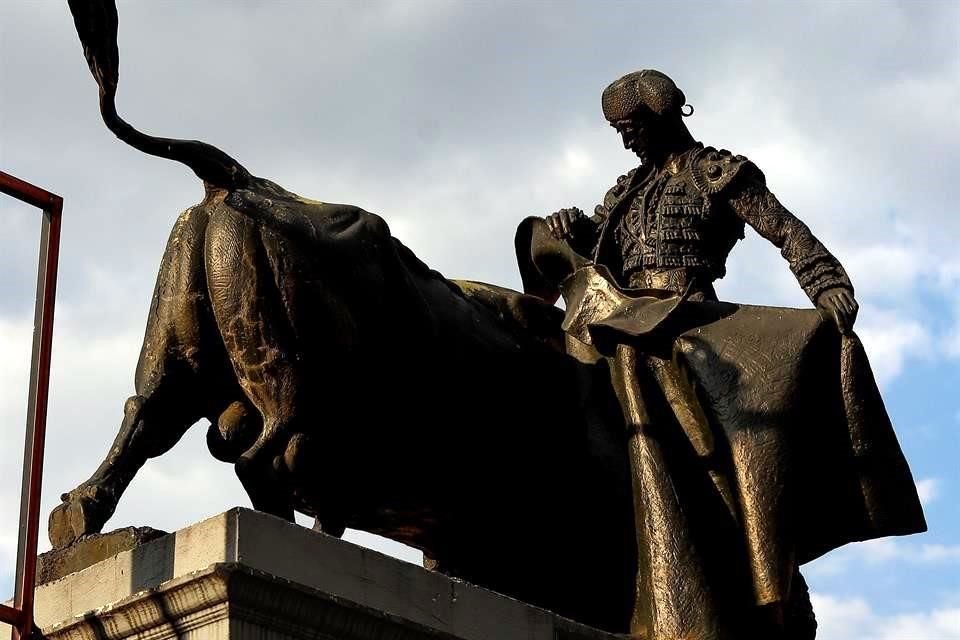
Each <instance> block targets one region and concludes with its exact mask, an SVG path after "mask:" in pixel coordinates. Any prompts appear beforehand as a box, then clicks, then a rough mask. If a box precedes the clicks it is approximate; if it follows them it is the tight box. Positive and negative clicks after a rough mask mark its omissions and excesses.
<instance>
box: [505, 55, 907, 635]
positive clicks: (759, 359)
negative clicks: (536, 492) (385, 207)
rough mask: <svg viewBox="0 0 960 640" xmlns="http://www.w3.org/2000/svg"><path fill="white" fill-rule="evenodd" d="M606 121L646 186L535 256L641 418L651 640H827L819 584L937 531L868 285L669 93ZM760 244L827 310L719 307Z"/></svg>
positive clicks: (624, 102) (553, 225)
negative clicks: (769, 246) (883, 392)
mask: <svg viewBox="0 0 960 640" xmlns="http://www.w3.org/2000/svg"><path fill="white" fill-rule="evenodd" d="M602 106H603V114H604V116H605V117H606V119H607V121H608V122H609V123H610V125H611V126H612V127H614V128H615V129H616V131H617V132H618V133H619V135H620V136H621V138H622V140H623V146H624V147H625V148H626V149H629V150H630V151H632V152H634V153H635V154H636V155H637V156H638V157H639V159H640V166H638V167H637V168H636V169H633V170H632V171H630V172H628V173H627V174H626V175H623V176H620V178H618V179H617V183H616V184H615V185H614V186H613V187H612V188H611V189H610V190H609V191H607V193H606V195H605V196H604V198H603V202H602V203H601V204H599V205H597V207H596V209H595V210H594V215H593V216H592V217H587V216H586V215H585V214H584V213H583V212H582V211H581V210H580V209H577V208H566V209H562V210H560V211H558V212H556V213H554V214H552V215H550V216H547V217H546V218H528V219H527V220H525V221H524V223H523V224H521V226H520V230H519V231H518V234H517V252H518V260H519V262H520V269H521V275H522V278H523V282H524V289H525V291H526V292H527V293H531V294H534V295H537V296H539V297H541V298H543V299H544V300H546V301H548V302H553V301H555V300H556V299H557V298H558V296H560V295H561V294H562V295H563V297H564V299H565V302H566V318H565V321H564V329H565V331H566V340H567V348H568V352H569V353H570V354H571V355H573V356H575V357H577V358H578V359H580V360H581V361H583V362H586V363H596V364H598V365H599V366H601V367H604V368H605V370H606V371H608V375H609V383H611V384H612V386H613V390H614V391H615V392H616V395H617V398H618V400H619V403H620V405H621V409H622V414H623V419H624V423H625V427H626V429H625V434H626V437H627V440H628V443H627V451H628V455H629V457H630V468H631V475H632V483H633V495H634V498H633V501H634V516H635V524H636V537H637V541H638V547H637V565H638V566H637V572H636V592H635V601H634V606H633V617H632V621H631V624H630V628H631V633H632V636H633V637H634V638H637V639H641V638H642V639H644V640H679V639H681V638H682V639H684V640H726V639H734V638H736V639H738V640H740V639H743V638H764V639H765V640H773V639H778V638H784V639H791V640H792V639H796V640H801V639H803V640H810V639H812V638H813V637H814V636H815V633H816V621H815V618H814V615H813V611H812V608H811V606H810V598H809V594H808V591H807V587H806V584H805V583H804V581H803V578H802V576H801V575H800V572H799V565H800V564H802V563H804V562H807V561H809V560H812V559H814V558H816V557H819V556H820V555H822V554H823V553H825V552H827V551H829V550H831V549H834V548H836V547H838V546H840V545H842V544H845V543H847V542H851V541H855V540H865V539H870V538H876V537H881V536H886V535H902V534H908V533H914V532H919V531H923V530H925V526H926V525H925V523H924V520H923V514H922V510H921V507H920V504H919V501H918V499H917V493H916V488H915V486H914V483H913V480H912V477H911V475H910V471H909V469H908V467H907V464H906V462H905V460H904V458H903V455H902V453H901V450H900V447H899V444H898V443H897V440H896V437H895V436H894V434H893V430H892V427H891V425H890V421H889V418H888V417H887V414H886V411H885V409H884V407H883V403H882V400H881V399H880V396H879V392H878V391H877V387H876V384H875V382H874V380H873V377H872V373H871V372H870V367H869V364H868V362H867V359H866V355H865V353H864V351H863V348H862V346H861V344H860V342H859V340H858V338H857V337H856V335H855V334H854V333H853V331H852V329H853V323H854V321H855V319H856V316H857V311H858V305H857V302H856V300H855V299H854V294H853V285H852V284H851V282H850V279H849V277H848V276H847V274H846V272H845V271H844V269H843V267H842V266H841V265H840V263H839V262H838V261H837V259H836V258H835V257H834V256H833V255H832V254H831V253H830V252H829V251H828V250H827V249H826V248H825V247H824V245H823V244H822V243H821V242H820V241H819V240H817V239H816V238H815V237H814V236H813V234H812V233H811V232H810V229H809V228H808V227H807V226H806V225H805V224H804V223H803V222H801V221H800V220H799V219H797V218H796V217H795V216H794V215H793V214H791V213H790V212H789V211H788V210H787V209H786V208H785V207H784V206H783V205H782V204H780V202H779V201H778V200H777V198H776V197H775V196H774V195H773V194H772V193H771V192H770V190H769V189H768V188H767V186H766V183H765V180H764V176H763V173H761V171H760V170H759V169H758V168H757V167H756V165H754V164H753V163H752V162H750V161H749V160H747V159H746V158H745V157H743V156H740V155H734V154H732V153H730V152H729V151H726V150H717V149H714V148H712V147H707V146H704V145H703V144H701V143H699V142H697V141H696V140H695V139H694V138H693V136H692V135H691V134H690V132H689V130H688V129H687V127H686V126H685V124H684V121H683V118H684V117H685V116H688V115H691V114H692V108H689V109H690V110H689V111H686V110H685V106H686V105H685V96H684V94H683V92H682V91H680V89H678V88H677V86H676V85H675V84H674V82H673V81H672V80H671V79H670V78H669V77H667V76H666V75H664V74H663V73H660V72H659V71H654V70H644V71H638V72H635V73H630V74H627V75H625V76H623V77H622V78H620V79H618V80H616V81H615V82H613V83H612V84H611V85H609V86H608V87H607V88H606V89H605V90H604V92H603V95H602ZM746 225H749V226H750V227H751V228H753V229H754V230H756V231H757V232H758V233H759V234H760V235H761V236H763V237H764V238H766V239H767V240H769V241H770V242H771V243H773V244H774V245H775V246H776V247H778V248H779V249H780V251H781V253H782V255H783V257H784V258H785V259H786V260H787V262H788V263H789V266H790V270H791V271H792V272H793V274H794V275H795V276H796V278H797V280H798V282H799V283H800V286H801V287H802V288H803V290H804V292H805V293H806V294H807V296H809V298H810V300H811V301H812V302H813V304H814V305H815V307H816V310H799V309H776V308H771V307H756V306H747V305H736V304H732V303H727V302H720V301H718V300H717V295H716V293H715V291H714V286H713V283H714V281H716V280H717V279H719V278H722V277H723V276H724V274H725V271H726V260H727V256H728V254H729V253H730V251H731V250H732V249H733V247H734V245H735V244H736V243H737V241H738V240H740V239H741V238H743V237H744V230H745V226H746ZM594 388H596V387H594Z"/></svg>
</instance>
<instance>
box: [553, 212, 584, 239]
mask: <svg viewBox="0 0 960 640" xmlns="http://www.w3.org/2000/svg"><path fill="white" fill-rule="evenodd" d="M584 218H586V216H585V215H584V213H583V211H581V210H580V209H578V208H577V207H570V208H569V209H560V211H557V212H556V213H551V214H550V215H549V216H547V217H546V221H547V226H548V227H550V231H551V232H553V235H554V236H556V237H557V239H558V240H572V239H573V233H574V227H575V226H576V225H577V224H578V223H579V222H580V221H581V220H583V219H584Z"/></svg>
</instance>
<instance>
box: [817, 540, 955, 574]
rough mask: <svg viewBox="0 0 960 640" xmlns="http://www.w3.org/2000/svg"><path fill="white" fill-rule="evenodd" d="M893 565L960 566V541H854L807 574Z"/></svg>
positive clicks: (825, 558) (933, 567)
mask: <svg viewBox="0 0 960 640" xmlns="http://www.w3.org/2000/svg"><path fill="white" fill-rule="evenodd" d="M891 565H896V566H914V567H925V568H926V569H944V568H947V567H954V566H960V544H941V543H917V542H914V541H912V540H903V539H899V538H892V537H891V538H879V539H877V540H868V541H866V542H855V543H853V544H849V545H847V546H845V547H843V548H842V549H838V550H836V551H834V552H832V553H830V554H828V555H826V556H824V557H822V558H819V559H817V560H815V561H814V562H812V563H810V564H808V565H806V566H805V567H804V574H808V575H810V576H811V577H813V578H829V577H835V576H839V575H844V574H848V573H851V572H852V571H854V570H856V569H859V568H863V567H867V568H877V567H885V566H891ZM953 570H956V569H953Z"/></svg>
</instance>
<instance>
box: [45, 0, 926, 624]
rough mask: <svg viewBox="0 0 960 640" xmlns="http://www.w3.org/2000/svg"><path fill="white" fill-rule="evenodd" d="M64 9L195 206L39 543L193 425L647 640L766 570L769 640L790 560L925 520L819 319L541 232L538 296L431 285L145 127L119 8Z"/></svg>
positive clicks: (330, 529)
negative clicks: (178, 172) (93, 465)
mask: <svg viewBox="0 0 960 640" xmlns="http://www.w3.org/2000/svg"><path fill="white" fill-rule="evenodd" d="M69 5H70V9H71V11H72V12H73V15H74V20H75V24H76V28H77V32H78V34H79V36H80V40H81V43H82V44H83V49H84V54H85V56H86V58H87V61H88V64H89V66H90V70H91V72H92V73H93V76H94V78H95V79H96V81H97V84H98V86H99V89H100V110H101V114H102V116H103V120H104V122H105V124H106V125H107V127H108V128H109V129H110V130H111V131H112V132H113V133H114V134H115V135H116V136H117V137H119V138H120V139H121V140H123V141H124V142H126V143H128V144H130V145H131V146H133V147H134V148H136V149H138V150H140V151H142V152H144V153H148V154H151V155H155V156H160V157H163V158H168V159H171V160H176V161H178V162H181V163H183V164H185V165H187V166H188V167H190V168H191V169H192V170H193V171H194V173H195V174H196V175H197V176H198V177H199V178H200V179H201V180H202V182H203V185H204V189H205V197H204V199H203V201H202V202H200V203H199V204H197V205H195V206H193V207H190V208H189V209H187V210H186V211H184V212H183V213H182V214H181V215H180V217H179V219H178V220H177V222H176V224H175V225H174V228H173V231H172V233H171V235H170V239H169V241H168V243H167V247H166V249H165V251H164V255H163V259H162V262H161V265H160V271H159V275H158V277H157V283H156V288H155V291H154V295H153V301H152V304H151V307H150V313H149V317H148V319H147V328H146V335H145V339H144V343H143V348H142V351H141V354H140V360H139V363H138V365H137V370H136V377H135V390H136V392H135V394H134V395H133V396H132V397H130V398H129V399H128V400H127V401H126V404H125V405H124V410H123V414H124V417H123V421H122V423H121V425H120V430H119V433H118V434H117V436H116V439H115V441H114V443H113V445H112V446H111V447H110V450H109V452H108V454H107V456H106V458H105V459H104V460H103V462H102V463H101V464H100V466H99V468H97V470H96V471H95V472H94V473H93V475H92V476H91V477H90V478H89V479H88V480H86V481H85V482H83V483H82V484H80V485H79V486H78V487H76V488H75V489H73V490H72V491H69V492H67V493H65V494H64V495H63V496H62V503H61V504H60V505H58V506H57V507H56V508H55V509H54V510H53V512H52V513H51V514H50V522H49V534H50V540H51V542H52V544H53V546H54V548H57V549H61V548H65V547H67V546H69V545H71V544H72V543H74V542H75V541H77V540H78V539H80V538H82V537H84V536H88V535H91V534H94V533H97V532H99V531H101V529H102V528H103V526H104V525H105V524H106V522H107V521H108V520H109V519H110V517H111V515H112V514H113V512H114V510H115V508H116V506H117V503H118V501H119V500H120V498H121V496H122V494H123V492H124V491H125V489H126V488H127V487H128V486H129V484H130V482H131V480H132V479H133V477H134V476H135V474H136V473H137V472H138V471H139V469H140V468H141V467H142V466H143V465H144V464H145V463H146V461H147V460H148V459H150V458H154V457H157V456H160V455H163V454H164V453H166V452H167V451H169V450H170V448H171V447H173V446H174V445H175V444H176V443H177V441H178V440H179V439H180V438H181V437H182V436H183V435H184V433H185V432H186V431H187V429H189V428H190V427H191V426H192V425H194V424H196V423H197V422H199V421H200V420H202V419H204V418H205V419H207V420H209V422H210V426H209V429H208V431H207V444H208V447H209V449H210V452H211V453H212V454H213V456H214V457H215V458H217V459H218V460H221V461H224V462H228V463H231V464H233V465H234V467H235V469H236V473H237V476H238V478H239V480H240V482H241V484H242V485H243V487H244V489H245V491H246V493H247V494H248V496H249V498H250V501H251V502H252V504H253V507H254V508H256V509H258V510H260V511H263V512H266V513H270V514H273V515H275V516H278V517H280V518H284V519H287V520H289V521H293V519H294V513H295V512H300V513H303V514H306V515H308V516H312V517H314V518H315V520H316V525H315V528H317V529H320V530H322V531H324V532H327V533H330V534H333V535H340V534H342V532H343V531H344V529H345V528H346V527H351V528H356V529H362V530H366V531H370V532H373V533H377V534H381V535H384V536H387V537H389V538H392V539H395V540H398V541H401V542H404V543H407V544H410V545H412V546H414V547H417V548H419V549H421V550H423V551H424V554H425V556H427V557H428V558H430V559H431V560H432V564H433V566H435V567H436V568H437V569H439V570H442V571H444V572H446V573H449V574H452V575H456V576H458V577H460V578H463V579H466V580H469V581H471V582H474V583H476V584H479V585H482V586H485V587H488V588H491V589H494V590H497V591H500V592H503V593H506V594H508V595H511V596H514V597H517V598H520V599H523V600H526V601H528V602H531V603H533V604H536V605H539V606H542V607H546V608H549V609H552V610H554V611H556V612H557V613H560V614H561V615H564V616H567V617H570V618H573V619H576V620H578V621H580V622H584V623H587V624H591V625H594V626H597V627H600V628H603V629H607V630H610V631H614V632H631V633H632V635H633V637H635V638H638V639H640V638H646V639H650V640H654V638H656V639H659V638H660V637H666V636H664V633H665V631H664V629H666V627H665V626H664V624H665V623H664V621H667V622H668V623H669V625H672V627H671V628H674V627H675V628H676V629H696V630H697V633H691V634H688V635H683V637H690V638H694V637H697V638H700V637H704V638H706V637H711V638H714V637H716V638H726V637H733V636H730V635H729V634H727V635H724V634H725V633H726V632H724V633H721V634H719V635H717V634H716V633H714V631H715V630H716V629H714V628H713V627H714V626H715V625H714V618H715V616H713V615H712V614H711V613H710V611H708V610H707V609H706V605H704V606H702V607H694V606H693V605H691V606H687V603H688V602H693V603H714V604H716V606H718V607H720V608H721V609H723V610H724V616H720V617H722V618H724V619H729V620H741V621H747V624H748V626H749V627H751V628H753V629H757V628H760V627H758V626H755V625H753V622H750V621H752V620H753V617H752V616H754V614H755V612H756V611H755V610H756V609H757V597H756V596H757V594H756V593H754V585H755V583H756V582H757V575H760V574H762V573H763V571H765V570H766V569H767V568H769V567H773V568H775V569H777V571H779V573H777V574H776V575H777V577H778V579H779V577H780V576H781V575H782V576H785V578H784V580H785V581H786V584H787V586H786V587H785V588H784V590H783V591H784V593H788V594H790V595H789V602H786V603H785V609H784V611H785V613H784V612H781V611H780V609H778V616H779V618H781V619H780V620H779V622H778V625H777V628H778V629H779V628H782V626H783V625H782V622H783V620H782V618H783V615H786V616H787V617H788V618H790V617H792V618H797V619H802V620H805V621H806V622H805V623H804V624H806V626H805V627H804V629H809V628H810V623H811V622H812V617H811V615H810V607H809V597H808V596H807V593H806V589H805V588H800V587H797V588H795V589H791V588H790V584H789V582H790V580H794V581H795V583H796V584H798V585H802V579H801V578H800V576H799V573H798V572H796V570H795V566H796V564H798V563H802V562H805V561H809V560H811V559H813V558H816V557H818V556H819V555H821V554H823V553H826V552H827V551H829V550H831V549H834V548H836V547H838V546H840V545H842V544H846V543H847V542H851V541H853V540H862V539H868V538H873V537H879V536H882V535H893V534H906V533H912V532H915V531H918V530H922V529H923V528H924V526H925V525H924V522H923V515H922V511H921V509H920V505H919V501H918V500H917V496H916V490H915V487H914V485H913V482H912V478H911V477H910V472H909V469H908V468H907V466H906V462H905V461H904V460H903V456H902V453H901V452H900V449H899V445H898V444H897V441H896V438H895V436H894V435H893V431H892V429H891V426H890V423H889V419H888V417H887V415H886V412H885V410H884V408H883V404H882V401H881V400H880V397H879V394H878V392H877V390H876V385H875V383H874V382H873V378H872V376H871V374H870V371H869V365H868V364H867V362H866V357H865V355H864V353H863V351H862V347H860V345H859V342H858V341H857V340H856V337H855V336H854V335H853V334H850V335H846V336H843V337H841V335H840V334H839V333H838V332H837V330H836V327H834V325H833V324H832V323H830V322H825V321H824V319H823V318H822V317H821V316H820V315H818V314H817V312H816V311H814V310H806V311H802V310H787V309H771V308H767V307H746V306H741V305H733V304H730V303H720V302H717V301H694V300H692V299H689V298H690V297H689V296H688V295H684V296H680V297H677V296H673V295H670V296H664V292H663V291H659V292H653V293H650V292H647V294H649V295H647V294H644V295H639V294H638V293H637V291H635V290H634V291H629V290H626V291H625V290H623V289H622V288H621V287H619V286H618V285H617V283H616V282H614V281H613V280H611V278H610V274H609V272H607V271H605V268H604V267H603V266H602V265H600V264H594V263H593V262H591V261H589V260H587V259H585V258H582V257H581V256H580V255H579V254H577V253H576V251H574V250H573V249H572V248H571V247H570V246H569V245H568V244H566V243H563V242H559V241H558V240H557V238H556V237H554V236H556V235H557V234H556V233H551V231H550V230H549V229H547V227H546V225H547V222H545V221H543V220H533V221H525V222H524V223H522V224H521V226H520V229H519V231H518V234H517V238H516V249H517V257H518V260H519V263H520V268H521V274H522V275H523V280H524V283H525V287H526V289H527V290H528V291H529V292H530V294H529V295H528V294H524V293H519V292H515V291H511V290H508V289H504V288H501V287H497V286H494V285H489V284H483V283H477V282H467V281H454V280H448V279H446V278H444V277H443V276H442V275H440V274H439V273H437V272H436V271H433V270H431V269H430V268H429V267H428V266H426V265H425V264H424V263H423V262H422V261H420V260H419V259H418V258H417V257H416V256H415V255H414V254H413V253H412V252H411V251H410V250H409V249H407V248H406V247H405V246H404V245H403V244H402V243H401V242H400V241H398V240H397V239H396V238H394V237H393V236H392V235H391V233H390V229H389V227H388V225H387V223H386V222H385V221H384V219H383V218H381V217H380V216H378V215H375V214H372V213H369V212H367V211H364V210H363V209H361V208H359V207H356V206H352V205H343V204H330V203H326V202H319V201H316V200H309V199H306V198H303V197H301V196H299V195H297V194H294V193H291V192H290V191H287V190H286V189H284V188H283V187H281V186H279V185H277V184H276V183H274V182H272V181H270V180H267V179H265V178H260V177H257V176H253V175H251V174H250V173H249V172H248V171H247V170H246V169H245V168H244V167H243V166H242V165H240V163H239V162H237V161H236V160H234V159H233V158H232V157H230V156H229V155H227V154H226V153H224V152H223V151H221V150H219V149H217V148H214V147H212V146H210V145H208V144H205V143H203V142H198V141H185V140H174V139H166V138H156V137H152V136H148V135H145V134H143V133H141V132H139V131H137V130H136V129H134V128H133V127H132V126H131V125H129V124H128V123H127V122H125V121H124V120H123V119H122V118H121V117H120V116H119V115H118V113H117V111H116V106H115V95H116V90H117V81H118V67H119V63H118V58H119V56H118V50H117V44H116V42H117V10H116V6H115V4H114V3H113V0H69ZM554 231H555V229H554ZM561 292H562V293H563V295H564V297H565V299H566V309H567V311H566V314H565V313H564V312H563V311H561V310H560V309H558V308H556V307H554V306H553V304H552V303H553V301H554V300H555V299H556V297H557V295H559V294H560V293H561ZM688 293H689V291H688ZM638 295H639V297H638ZM745 363H746V364H745ZM641 409H642V410H641ZM654 422H655V423H656V428H654V427H652V426H651V424H652V423H654ZM649 461H653V463H651V464H647V462H649ZM641 463H642V464H641ZM767 480H769V482H767ZM787 486H789V489H790V490H789V492H788V493H789V496H790V500H791V501H786V500H785V499H783V495H786V494H785V493H784V494H783V495H781V494H782V493H783V492H779V489H781V488H784V487H787ZM657 514H661V515H663V514H666V515H667V516H669V517H660V516H658V515H657ZM678 549H690V550H691V551H690V552H689V553H679V552H678V551H677V550H678ZM770 549H773V550H774V551H776V553H775V554H774V553H767V551H769V550H770ZM671 554H672V555H671ZM767 556H770V557H771V558H774V560H776V562H774V561H768V558H767ZM781 558H786V559H787V561H784V563H780V564H783V566H784V567H786V569H785V570H781V566H780V564H778V563H779V561H780V559H781ZM794 560H796V562H794ZM718 578H719V579H718ZM651 585H653V586H651ZM691 594H692V595H691ZM688 596H689V597H688ZM777 602H779V601H777ZM676 603H679V606H674V605H675V604H676ZM761 604H762V603H761ZM694 609H696V610H694ZM780 613H783V615H779V614H780ZM701 622H702V624H701ZM758 624H759V623H758ZM656 625H659V626H656ZM797 628H799V627H797ZM701 630H702V631H703V633H702V634H701V633H700V631H701ZM711 633H712V634H713V635H711ZM698 634H699V635H698ZM670 637H680V636H679V635H673V636H670ZM736 637H748V635H737V636H736ZM749 637H754V636H752V635H751V636H749ZM757 637H775V636H774V635H770V634H768V635H763V634H760V635H759V636H757ZM776 637H780V636H779V635H777V636H776ZM790 637H796V638H800V637H804V638H807V637H812V636H810V635H809V634H806V635H801V634H795V635H794V636H790Z"/></svg>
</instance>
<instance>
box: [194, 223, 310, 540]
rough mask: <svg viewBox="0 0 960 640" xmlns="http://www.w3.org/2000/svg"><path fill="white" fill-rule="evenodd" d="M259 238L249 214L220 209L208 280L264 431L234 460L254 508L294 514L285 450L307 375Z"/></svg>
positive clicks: (213, 226)
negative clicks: (300, 366) (301, 369)
mask: <svg viewBox="0 0 960 640" xmlns="http://www.w3.org/2000/svg"><path fill="white" fill-rule="evenodd" d="M262 242H263V240H262V238H261V232H260V229H259V227H258V225H257V224H256V223H255V222H254V221H253V220H251V219H250V218H249V217H247V216H244V215H242V214H239V213H237V212H236V211H233V210H231V209H227V208H222V209H220V210H218V211H217V212H216V213H215V214H214V215H213V216H212V217H211V220H210V224H209V226H208V228H207V236H206V248H205V255H206V267H207V283H208V288H209V292H210V299H211V304H212V307H213V312H214V317H215V319H216V322H217V325H218V327H219V330H220V333H221V335H222V337H223V342H224V344H225V345H226V348H227V352H228V355H229V357H230V362H231V364H232V365H233V369H234V372H235V374H236V376H237V380H238V382H239V383H240V387H241V388H242V389H243V391H244V393H245V394H246V396H247V398H248V399H249V401H250V403H251V404H252V405H253V406H254V407H256V409H257V410H258V411H259V412H260V414H261V415H262V417H263V429H262V431H261V432H260V436H259V437H258V438H257V440H256V442H255V443H254V444H253V445H252V446H251V447H250V448H249V449H248V450H247V451H246V452H244V453H243V455H241V456H240V458H239V460H237V462H236V465H235V468H236V472H237V477H238V478H239V479H240V482H241V483H242V484H243V487H244V490H245V491H246V492H247V495H248V496H249V497H250V501H251V502H252V503H253V507H254V508H255V509H257V510H258V511H263V512H266V513H270V514H273V515H276V516H279V517H282V518H286V519H288V520H291V521H292V520H293V506H292V505H293V501H292V493H291V489H290V487H289V485H288V482H287V474H286V473H285V471H286V469H285V463H284V453H285V451H286V448H287V445H288V443H289V442H290V439H291V437H292V436H293V435H294V434H295V433H297V432H298V431H299V428H298V425H297V420H298V417H299V416H300V415H301V411H302V409H301V400H300V398H301V397H302V395H303V387H304V380H303V377H302V375H301V374H300V373H299V372H298V370H297V364H296V362H295V361H294V357H293V354H294V352H295V351H294V348H293V344H292V343H293V335H292V330H291V329H290V322H289V319H288V317H287V315H286V313H285V310H284V306H283V303H282V301H281V299H280V294H279V292H278V290H277V286H276V284H275V282H276V281H275V275H274V273H273V272H272V270H271V266H270V264H269V262H268V260H267V259H266V256H265V252H264V248H263V245H262Z"/></svg>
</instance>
